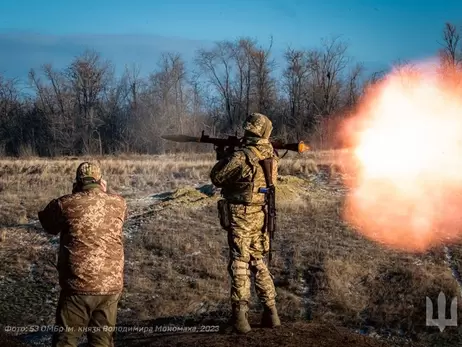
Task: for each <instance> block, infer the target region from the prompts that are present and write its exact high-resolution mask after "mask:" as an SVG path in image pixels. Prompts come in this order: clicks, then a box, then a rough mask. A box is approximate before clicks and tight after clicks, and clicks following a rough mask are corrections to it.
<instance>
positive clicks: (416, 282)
mask: <svg viewBox="0 0 462 347" xmlns="http://www.w3.org/2000/svg"><path fill="white" fill-rule="evenodd" d="M343 155H347V153H340V152H322V153H309V154H306V155H303V156H297V155H290V156H289V155H288V156H287V157H285V158H284V159H282V160H281V164H280V165H281V167H280V175H281V176H280V178H279V180H278V198H277V199H278V200H277V203H278V230H277V234H276V236H275V240H274V247H273V248H274V258H273V259H274V262H273V263H272V264H271V271H272V273H273V275H274V276H275V283H276V286H277V292H278V298H277V300H278V306H279V310H280V314H281V318H282V319H283V320H284V327H283V329H279V330H278V331H276V332H273V331H269V332H268V331H264V332H262V331H260V330H259V329H258V328H256V329H255V331H254V332H251V333H249V336H246V337H240V339H241V340H240V342H239V344H241V345H254V344H255V343H256V342H257V340H258V341H267V342H265V345H266V346H272V345H273V344H274V345H276V344H277V345H279V346H283V345H292V344H293V343H297V344H299V345H307V346H324V343H326V345H329V346H337V345H338V346H379V345H382V344H381V343H382V342H383V343H384V345H386V346H401V345H404V344H405V343H406V342H408V343H411V345H413V346H414V345H415V346H418V345H421V346H456V345H459V346H460V345H461V344H462V330H461V329H462V325H460V324H459V327H458V328H457V327H448V328H446V330H445V331H444V332H443V333H440V332H439V330H438V328H436V327H427V326H426V325H425V316H426V314H425V308H426V306H425V302H426V301H425V297H426V296H429V297H430V298H432V299H436V298H437V296H438V293H439V292H440V291H444V292H445V294H446V295H447V296H450V297H453V296H456V295H459V298H460V294H459V292H460V288H459V287H458V284H457V282H456V281H455V280H454V278H453V277H452V275H451V272H450V270H449V268H448V266H447V264H446V263H445V258H444V254H443V252H442V250H441V249H433V250H431V251H429V252H427V253H425V254H417V255H415V254H407V253H400V252H396V251H393V250H390V249H387V248H385V247H383V246H381V245H379V244H376V243H374V242H372V241H369V240H367V239H365V238H363V237H362V236H361V235H360V234H358V233H357V232H356V231H355V230H353V229H352V228H351V227H350V226H348V225H347V224H346V223H345V222H343V221H342V219H341V211H342V201H343V199H344V196H345V194H348V192H347V190H346V188H345V187H344V186H343V180H344V179H347V178H348V173H346V172H345V167H344V165H342V159H341V158H342V156H343ZM85 159H88V158H61V159H54V160H45V159H37V158H29V159H3V160H0V204H1V208H0V260H1V262H2V263H3V264H2V266H1V267H0V302H1V305H0V326H2V327H6V326H15V327H19V326H22V327H24V326H28V325H51V324H53V323H54V309H55V306H56V302H57V297H58V291H59V287H58V284H57V273H56V269H55V268H54V262H55V254H56V247H57V243H58V240H57V238H56V237H51V236H48V235H46V234H44V232H43V231H42V229H41V227H40V225H39V224H38V223H37V217H36V216H37V211H38V210H39V209H41V208H43V207H44V206H45V205H46V204H47V203H48V201H49V200H51V199H52V198H55V197H57V196H60V195H63V194H67V193H69V192H70V190H71V187H72V180H73V176H74V172H75V169H76V167H77V165H78V164H79V162H81V161H83V160H85ZM92 160H97V161H98V162H99V163H100V164H101V166H102V168H103V173H104V175H105V178H106V179H107V181H108V186H110V187H111V188H112V189H114V190H115V191H117V192H118V193H120V194H121V195H123V196H124V197H125V198H126V199H127V201H128V204H129V209H130V216H129V220H128V221H127V223H126V226H125V235H126V246H125V247H126V268H125V278H126V283H125V286H126V287H125V291H124V295H123V298H122V301H121V303H120V306H119V318H118V321H119V325H121V326H133V325H142V326H146V327H147V326H151V327H152V326H155V325H163V324H169V323H171V324H177V325H178V324H180V325H183V324H189V323H191V324H210V325H220V327H221V328H220V331H222V330H223V334H219V336H218V337H217V336H215V337H214V335H215V334H192V335H191V334H190V335H188V336H189V337H188V338H187V339H189V340H188V341H189V342H188V343H189V344H181V345H182V346H186V345H188V346H193V345H201V346H212V345H217V343H218V344H220V345H223V346H226V345H230V342H229V341H230V340H227V337H226V336H227V335H226V334H227V333H226V320H227V318H228V316H229V313H230V308H229V300H228V291H229V282H228V275H227V272H226V266H227V245H226V235H225V234H224V232H223V231H222V230H221V229H220V226H219V222H218V219H217V212H216V208H215V206H216V201H217V199H218V198H219V194H218V193H217V192H215V191H214V189H213V187H212V186H211V185H210V181H209V178H208V173H209V170H210V168H211V167H212V165H213V163H214V156H213V155H193V154H184V155H174V156H173V155H172V156H168V155H165V156H156V157H154V156H127V157H114V158H110V157H105V158H92ZM453 250H454V254H455V255H456V257H457V256H458V257H459V258H458V259H459V265H460V266H462V247H454V248H453ZM461 268H462V267H461ZM434 301H436V300H434ZM461 301H462V300H459V312H461V313H462V311H461V310H460V308H462V302H461ZM259 310H260V307H259V304H258V302H257V301H256V300H255V301H254V302H252V317H253V318H254V319H257V318H258V312H259ZM459 316H460V315H459ZM459 322H462V318H460V317H459ZM1 330H2V333H3V331H4V330H5V329H1ZM359 332H361V333H362V335H368V336H369V338H366V337H364V336H361V335H360V334H359ZM252 334H253V335H252ZM287 334H289V335H287ZM290 334H291V335H290ZM297 336H298V337H297ZM21 338H22V340H23V341H26V340H27V341H29V343H31V344H32V345H34V346H42V345H46V344H41V343H42V342H40V341H48V340H47V338H49V334H48V335H47V334H42V335H40V334H26V332H24V333H23V334H22V336H21ZM40 339H43V340H40ZM185 339H186V338H185V335H184V334H170V335H169V334H153V333H149V334H146V333H142V334H141V333H126V334H124V333H119V334H117V337H116V346H160V345H163V346H170V345H180V343H182V342H183V343H185ZM297 339H298V340H297ZM347 340H348V341H349V342H348V341H347ZM0 341H1V338H0ZM217 341H218V342H217ZM233 341H236V340H233ZM284 341H285V342H284ZM323 341H324V342H323ZM44 343H45V342H44ZM214 343H215V344H214ZM262 343H263V342H262ZM10 346H13V344H12V343H10Z"/></svg>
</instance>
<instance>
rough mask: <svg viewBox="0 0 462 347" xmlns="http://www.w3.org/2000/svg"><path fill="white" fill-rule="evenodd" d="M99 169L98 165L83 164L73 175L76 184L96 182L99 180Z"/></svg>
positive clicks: (100, 176)
mask: <svg viewBox="0 0 462 347" xmlns="http://www.w3.org/2000/svg"><path fill="white" fill-rule="evenodd" d="M101 178H102V175H101V168H100V167H99V165H98V164H95V163H89V162H83V163H81V164H80V165H79V167H78V168H77V172H76V174H75V180H76V182H82V183H83V182H92V181H93V182H98V181H99V180H101Z"/></svg>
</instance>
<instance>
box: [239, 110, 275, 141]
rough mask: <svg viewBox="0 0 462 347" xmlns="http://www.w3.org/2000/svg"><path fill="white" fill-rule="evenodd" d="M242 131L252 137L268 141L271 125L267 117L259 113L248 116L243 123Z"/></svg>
mask: <svg viewBox="0 0 462 347" xmlns="http://www.w3.org/2000/svg"><path fill="white" fill-rule="evenodd" d="M243 127H244V130H245V131H246V132H250V133H252V134H253V135H254V136H257V137H261V138H264V139H268V138H269V137H270V135H271V131H272V130H273V124H272V122H271V121H270V120H269V118H268V117H267V116H265V115H264V114H261V113H252V114H250V115H249V116H248V117H247V119H246V120H245V122H244V125H243Z"/></svg>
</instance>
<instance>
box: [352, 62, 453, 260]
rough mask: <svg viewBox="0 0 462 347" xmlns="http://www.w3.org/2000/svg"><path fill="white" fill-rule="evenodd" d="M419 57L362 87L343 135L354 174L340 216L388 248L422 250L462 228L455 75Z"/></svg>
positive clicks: (444, 241) (448, 238) (442, 241)
mask: <svg viewBox="0 0 462 347" xmlns="http://www.w3.org/2000/svg"><path fill="white" fill-rule="evenodd" d="M461 77H462V76H461V72H460V71H457V70H456V69H452V70H449V69H446V70H445V71H443V70H442V69H440V68H439V67H437V66H435V65H429V64H422V65H416V66H413V67H404V68H400V69H397V70H395V71H393V72H391V73H390V74H389V75H388V76H386V77H385V78H384V79H383V80H382V81H381V82H379V83H377V84H375V85H374V86H373V87H371V88H370V89H369V90H367V92H366V93H365V95H364V97H363V100H362V101H361V102H360V104H359V106H358V108H357V112H356V114H355V116H354V117H353V118H352V119H351V120H349V121H348V122H347V124H346V126H345V128H344V132H343V135H344V137H345V139H346V141H347V142H348V143H350V144H352V145H353V148H354V158H353V160H354V161H355V164H356V166H355V168H356V172H355V180H354V182H353V183H352V184H351V187H350V188H351V194H350V195H349V196H348V197H347V201H346V208H345V215H344V217H345V219H346V220H347V221H348V222H350V223H352V224H353V225H354V226H356V229H357V230H358V231H359V232H361V233H363V234H364V235H366V236H367V237H369V238H371V239H373V240H376V241H378V242H382V243H384V244H386V245H389V246H391V247H393V248H398V249H404V250H408V251H424V250H426V249H428V248H430V247H432V246H435V245H438V244H442V243H450V242H453V241H455V240H457V239H460V236H461V235H462V84H461V83H459V81H462V78H461Z"/></svg>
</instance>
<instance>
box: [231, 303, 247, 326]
mask: <svg viewBox="0 0 462 347" xmlns="http://www.w3.org/2000/svg"><path fill="white" fill-rule="evenodd" d="M248 312H249V308H248V306H247V303H246V302H245V301H241V302H239V303H236V304H233V328H234V330H236V331H237V332H238V333H240V334H246V333H248V332H249V331H250V330H251V328H250V324H249V321H248V320H247V319H248Z"/></svg>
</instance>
